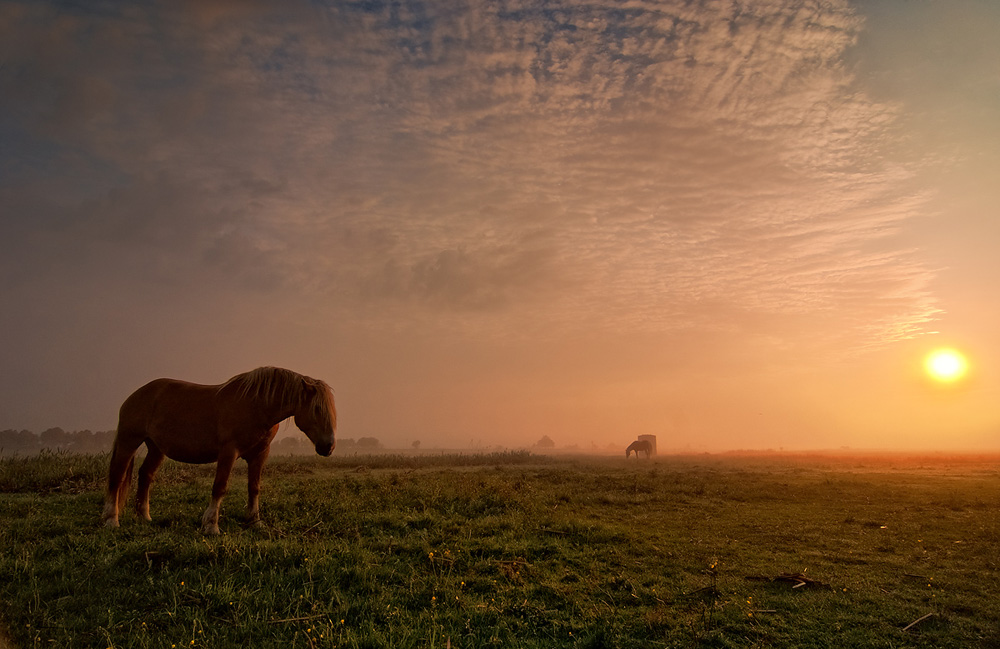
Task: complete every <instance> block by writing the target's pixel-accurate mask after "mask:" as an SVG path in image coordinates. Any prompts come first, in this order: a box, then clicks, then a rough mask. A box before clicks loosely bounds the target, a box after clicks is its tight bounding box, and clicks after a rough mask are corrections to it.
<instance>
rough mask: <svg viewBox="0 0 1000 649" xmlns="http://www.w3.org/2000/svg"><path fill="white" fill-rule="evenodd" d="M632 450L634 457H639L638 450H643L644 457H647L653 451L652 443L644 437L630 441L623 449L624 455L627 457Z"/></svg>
mask: <svg viewBox="0 0 1000 649" xmlns="http://www.w3.org/2000/svg"><path fill="white" fill-rule="evenodd" d="M632 451H635V457H636V459H638V457H639V451H643V452H645V453H646V457H649V454H650V453H652V452H653V445H652V444H650V443H649V440H645V439H641V440H638V441H635V442H632V443H631V444H629V445H628V448H627V449H625V457H628V456H629V454H631V453H632Z"/></svg>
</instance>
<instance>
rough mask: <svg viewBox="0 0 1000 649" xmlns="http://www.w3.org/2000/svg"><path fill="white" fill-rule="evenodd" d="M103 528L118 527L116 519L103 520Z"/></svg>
mask: <svg viewBox="0 0 1000 649" xmlns="http://www.w3.org/2000/svg"><path fill="white" fill-rule="evenodd" d="M104 527H118V519H117V518H108V519H105V520H104Z"/></svg>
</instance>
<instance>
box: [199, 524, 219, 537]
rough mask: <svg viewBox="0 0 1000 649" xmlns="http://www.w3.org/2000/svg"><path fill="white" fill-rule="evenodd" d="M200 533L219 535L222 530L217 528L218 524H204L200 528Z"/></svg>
mask: <svg viewBox="0 0 1000 649" xmlns="http://www.w3.org/2000/svg"><path fill="white" fill-rule="evenodd" d="M201 533H202V534H204V535H205V536H219V535H220V534H222V531H221V530H219V526H218V525H206V526H204V527H202V528H201Z"/></svg>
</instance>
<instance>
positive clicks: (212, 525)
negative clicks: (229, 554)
mask: <svg viewBox="0 0 1000 649" xmlns="http://www.w3.org/2000/svg"><path fill="white" fill-rule="evenodd" d="M237 455H238V453H237V452H236V451H235V450H234V449H228V448H225V449H223V450H222V452H221V453H220V454H219V462H218V465H217V466H216V468H215V482H214V483H213V484H212V502H211V503H209V505H208V509H206V510H205V513H204V515H202V517H201V531H202V532H203V533H204V534H212V535H216V534H218V533H219V510H220V509H221V508H222V499H223V497H224V496H225V495H226V490H227V489H228V488H229V474H230V473H231V472H232V470H233V464H234V463H235V462H236V457H237Z"/></svg>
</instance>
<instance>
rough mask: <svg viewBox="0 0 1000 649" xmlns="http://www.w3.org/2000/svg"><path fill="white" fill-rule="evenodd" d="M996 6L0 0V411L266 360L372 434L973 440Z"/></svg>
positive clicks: (994, 111)
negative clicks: (943, 356)
mask: <svg viewBox="0 0 1000 649" xmlns="http://www.w3.org/2000/svg"><path fill="white" fill-rule="evenodd" d="M998 31H1000V4H998V3H995V2H993V1H992V0H949V1H948V2H943V1H940V0H858V1H848V0H756V1H746V2H738V1H731V0H666V1H663V2H653V1H648V2H647V1H639V0H625V1H618V0H614V1H613V0H590V1H588V2H582V1H581V2H578V1H576V0H565V1H560V0H553V1H525V2H518V1H511V2H489V3H485V2H481V1H479V0H467V1H466V0H433V1H428V2H420V1H416V0H412V1H411V0H400V1H398V2H395V1H393V2H389V1H386V2H383V1H381V0H361V1H357V2H337V1H330V2H322V1H315V2H292V1H289V2H282V3H272V2H265V1H263V0H261V1H258V2H253V1H249V0H248V1H239V0H205V1H202V0H198V1H195V0H189V1H185V2H180V1H177V2H174V1H170V2H166V1H164V2H102V1H100V0H95V1H88V2H69V1H67V2H54V1H53V2H38V1H30V2H28V1H24V2H22V1H16V0H15V1H10V0H0V305H2V309H0V428H15V429H21V428H27V429H30V430H35V431H36V432H37V431H41V430H44V429H46V428H49V427H54V426H59V427H62V428H64V429H67V430H78V429H85V428H89V429H92V430H104V429H111V428H114V426H115V425H116V421H117V412H118V408H119V406H120V404H121V402H122V401H123V400H124V399H125V397H127V396H128V395H129V394H130V393H131V392H132V391H133V390H134V389H136V388H138V387H139V386H140V385H142V384H144V383H146V382H147V381H149V380H151V379H154V378H157V377H171V378H179V379H184V380H188V381H194V382H198V383H208V384H215V383H221V382H223V381H225V380H226V379H228V378H230V377H231V376H233V375H235V374H238V373H241V372H244V371H248V370H250V369H252V368H255V367H258V366H261V365H276V366H280V367H286V368H288V369H292V370H295V371H297V372H300V373H302V374H306V375H308V376H313V377H315V378H320V379H323V380H325V381H327V382H328V383H329V384H330V385H331V386H332V387H333V389H334V391H335V395H336V400H337V405H338V410H339V422H340V426H339V431H338V435H339V436H340V437H342V438H343V437H348V438H358V437H365V436H374V437H377V438H379V439H380V440H381V441H382V442H383V444H385V445H387V446H394V447H409V446H410V445H411V443H412V442H414V441H420V442H421V444H422V447H423V448H432V447H441V448H445V447H449V448H468V447H471V448H484V449H485V448H495V447H503V448H516V447H523V446H530V445H532V444H534V443H536V442H537V441H538V440H539V439H540V438H541V437H542V436H545V435H547V436H548V437H550V438H551V439H552V440H553V441H554V442H555V443H556V444H557V445H558V446H560V447H564V446H573V445H575V446H578V447H579V448H580V449H581V450H589V449H594V448H601V449H605V448H615V447H618V446H621V447H624V446H625V445H626V444H628V442H630V441H631V440H633V439H635V437H636V436H637V435H641V434H653V435H656V436H657V439H658V446H659V448H660V450H661V452H662V451H664V450H667V451H669V450H676V451H697V452H701V451H724V450H735V449H765V448H773V449H779V448H783V449H786V450H793V449H801V450H807V449H827V448H834V449H837V448H842V447H851V448H865V449H874V448H878V449H883V448H884V449H889V448H892V449H905V450H918V449H919V450H997V449H1000V369H998V368H1000V336H998V335H997V331H998V326H997V325H998V323H1000V305H998V300H997V290H998V289H997V287H998V286H1000V263H998V261H997V255H996V248H997V244H998V243H1000V213H998V205H1000V183H998V182H997V181H996V179H997V178H1000V39H997V38H996V33H997V32H998ZM941 346H951V347H954V348H957V349H960V350H961V351H962V352H963V353H964V354H965V355H966V357H967V358H968V360H969V363H970V371H969V373H968V375H967V376H966V377H964V378H963V379H962V380H959V381H955V382H954V383H951V384H943V383H939V382H935V381H933V380H932V379H930V378H928V377H927V375H926V374H925V373H924V371H923V369H922V363H923V358H924V356H925V355H926V354H927V353H928V352H929V351H931V350H932V349H935V348H937V347H941ZM289 426H290V425H289ZM284 433H287V434H291V433H294V429H291V430H289V428H287V427H286V430H285V431H284Z"/></svg>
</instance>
